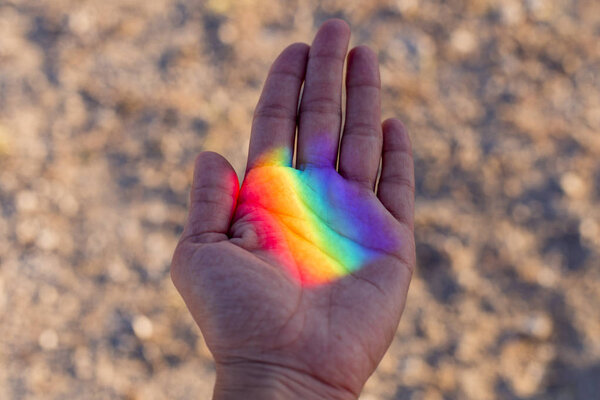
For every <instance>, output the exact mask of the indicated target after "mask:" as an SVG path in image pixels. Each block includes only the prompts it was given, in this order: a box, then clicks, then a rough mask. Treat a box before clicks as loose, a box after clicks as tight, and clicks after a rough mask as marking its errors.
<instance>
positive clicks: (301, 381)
mask: <svg viewBox="0 0 600 400" xmlns="http://www.w3.org/2000/svg"><path fill="white" fill-rule="evenodd" d="M216 370H217V379H216V382H215V389H214V395H213V400H230V399H278V400H279V399H331V400H338V399H339V400H346V399H356V398H357V397H358V393H356V394H355V393H352V392H351V391H350V390H349V389H346V388H342V387H335V386H333V385H330V384H329V383H327V382H325V381H323V380H321V379H319V378H317V377H315V376H312V375H310V374H308V373H305V372H302V371H298V370H294V369H291V368H287V367H283V366H278V365H272V364H268V363H265V362H240V363H235V364H228V365H226V366H224V365H218V364H217V367H216Z"/></svg>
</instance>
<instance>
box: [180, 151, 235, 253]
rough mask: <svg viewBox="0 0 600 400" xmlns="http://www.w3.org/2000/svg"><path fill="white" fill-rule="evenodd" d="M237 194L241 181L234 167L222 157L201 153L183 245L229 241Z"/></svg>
mask: <svg viewBox="0 0 600 400" xmlns="http://www.w3.org/2000/svg"><path fill="white" fill-rule="evenodd" d="M238 191H239V182H238V178H237V175H236V173H235V171H234V169H233V167H232V166H231V164H229V162H228V161H227V160H226V159H225V158H223V156H221V155H220V154H217V153H213V152H209V151H205V152H202V153H200V154H199V155H198V157H197V158H196V163H195V167H194V180H193V182H192V190H191V193H190V200H191V202H190V213H189V215H188V220H187V223H186V225H185V228H184V230H183V235H182V237H181V242H184V241H191V242H194V243H211V242H219V241H222V240H227V238H228V236H227V231H228V230H229V225H230V223H231V218H232V216H233V212H234V210H235V205H236V201H237V195H238Z"/></svg>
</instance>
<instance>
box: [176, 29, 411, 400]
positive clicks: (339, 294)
mask: <svg viewBox="0 0 600 400" xmlns="http://www.w3.org/2000/svg"><path fill="white" fill-rule="evenodd" d="M349 36H350V30H349V27H348V25H347V24H346V23H345V22H343V21H341V20H329V21H327V22H326V23H324V24H323V26H322V27H321V28H320V29H319V31H318V33H317V35H316V37H315V39H314V41H313V44H312V46H311V47H310V48H309V46H308V45H306V44H303V43H296V44H292V45H291V46H289V47H287V48H286V49H285V50H284V51H283V52H282V53H281V55H280V56H279V57H278V58H277V60H276V61H275V62H274V63H273V65H272V67H271V70H270V72H269V75H268V77H267V80H266V82H265V85H264V89H263V93H262V95H261V97H260V100H259V102H258V105H257V107H256V111H255V114H254V120H253V124H252V136H251V140H250V150H249V154H248V166H247V170H246V176H245V179H244V182H243V185H242V187H241V189H240V190H239V192H238V187H239V184H238V180H237V176H236V174H235V171H234V170H233V168H232V167H231V165H230V164H229V163H228V162H227V161H226V160H225V159H224V158H223V157H221V156H220V155H218V154H215V153H210V152H204V153H202V154H200V155H199V156H198V158H197V161H196V166H195V173H194V181H193V187H192V192H191V209H190V214H189V218H188V221H187V224H186V226H185V229H184V232H183V234H182V237H181V240H180V242H179V244H178V246H177V249H176V251H175V254H174V256H173V263H172V267H171V276H172V279H173V282H174V283H175V285H176V287H177V289H178V290H179V292H180V293H181V295H182V296H183V298H184V300H185V302H186V304H187V306H188V308H189V310H190V312H191V313H192V316H193V317H194V319H195V321H196V322H197V324H198V326H199V327H200V329H201V330H202V333H203V335H204V338H205V340H206V343H207V345H208V347H209V349H210V351H211V352H212V354H213V356H214V359H215V363H216V371H217V381H216V384H215V394H214V396H215V398H244V399H247V398H303V399H309V398H319V399H326V398H332V399H333V398H336V399H337V398H356V397H358V395H359V393H360V391H361V389H362V387H363V385H364V383H365V382H366V380H367V378H368V377H369V375H370V374H371V373H372V372H373V371H374V370H375V368H376V366H377V364H378V363H379V361H380V360H381V358H382V357H383V354H384V353H385V351H386V350H387V348H388V347H389V345H390V343H391V341H392V339H393V337H394V334H395V332H396V329H397V325H398V322H399V319H400V315H401V313H402V310H403V308H404V303H405V299H406V293H407V290H408V286H409V282H410V279H411V275H412V271H413V268H414V264H415V254H414V235H413V202H414V201H413V198H414V189H413V187H414V183H413V182H414V178H413V162H412V156H411V147H410V141H409V138H408V135H407V134H406V132H405V130H404V128H403V126H402V124H401V123H400V122H399V121H398V120H395V119H389V120H386V121H385V122H384V123H383V124H381V116H380V78H379V70H378V68H379V67H378V63H377V58H376V56H375V54H374V53H373V52H372V51H371V50H370V49H369V48H367V47H363V46H359V47H356V48H354V49H353V50H352V51H351V52H350V53H349V55H348V66H347V78H346V88H347V102H346V119H345V126H344V131H343V136H342V141H341V145H340V151H339V167H338V170H337V171H336V163H337V162H338V160H337V158H338V142H339V137H338V135H339V132H340V127H341V89H342V88H341V85H342V71H343V65H344V60H345V58H346V51H347V46H348V41H349ZM303 81H305V83H304V85H305V86H304V92H303V95H302V100H301V103H300V109H299V115H298V118H297V111H296V110H297V104H298V98H299V94H300V88H301V85H302V82H303ZM297 121H298V136H297V151H296V168H294V167H293V164H292V154H293V150H294V139H295V131H296V122H297ZM380 159H382V170H381V176H380V178H379V182H378V188H377V193H375V189H374V188H375V182H376V179H377V171H378V167H379V161H380Z"/></svg>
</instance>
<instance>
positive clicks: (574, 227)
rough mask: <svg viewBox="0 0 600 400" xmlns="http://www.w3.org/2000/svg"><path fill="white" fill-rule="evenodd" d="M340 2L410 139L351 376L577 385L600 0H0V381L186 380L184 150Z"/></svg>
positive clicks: (596, 350)
mask: <svg viewBox="0 0 600 400" xmlns="http://www.w3.org/2000/svg"><path fill="white" fill-rule="evenodd" d="M331 16H334V17H342V18H344V19H346V20H347V21H348V22H349V23H350V25H351V26H352V29H353V34H354V36H353V42H352V43H353V44H354V45H356V44H367V45H370V46H372V47H373V48H374V49H375V50H376V52H377V53H378V55H379V59H380V61H381V76H382V81H383V86H384V95H383V110H384V117H389V116H398V117H400V118H402V119H403V120H404V121H405V122H406V125H407V126H408V127H409V129H410V131H411V136H412V138H413V142H414V148H415V159H416V167H417V169H416V171H417V172H416V175H417V217H416V229H417V243H418V248H417V251H418V261H419V266H418V271H417V273H416V276H415V279H414V281H413V284H412V287H411V291H410V294H409V300H408V306H407V309H406V312H405V314H404V318H403V320H402V322H401V324H400V328H399V330H398V334H397V340H396V341H395V342H394V344H393V345H392V347H391V349H390V351H389V353H388V354H387V355H386V357H385V358H384V360H383V362H382V363H381V365H380V367H379V369H378V370H377V372H376V373H375V375H374V376H373V377H372V378H371V379H370V381H369V382H368V384H367V386H366V388H365V391H364V395H363V398H364V399H423V400H440V399H477V400H486V399H496V398H498V399H523V400H525V399H527V400H534V399H592V398H597V396H598V393H600V383H599V382H600V312H599V310H600V268H599V264H600V261H599V260H600V258H599V255H600V207H598V206H597V204H598V200H599V198H600V162H599V157H600V73H599V71H600V3H599V2H597V1H595V0H564V1H544V0H528V1H525V2H520V1H515V0H503V1H491V0H450V1H445V2H438V1H433V0H397V1H384V0H374V1H369V2H366V1H334V0H331V1H323V2H320V3H318V2H316V1H299V0H297V1H289V2H270V1H269V2H266V1H264V2H261V1H254V0H243V1H228V0H210V1H183V0H151V1H144V0H104V1H101V2H100V1H82V0H46V1H34V0H31V1H27V0H22V1H15V0H0V201H1V209H0V399H37V398H44V399H67V398H69V399H71V398H75V399H104V398H107V399H108V398H111V399H114V398H117V399H196V398H207V397H208V396H210V393H211V391H212V382H213V378H214V370H213V367H212V362H211V359H210V354H209V353H208V351H207V350H206V347H205V345H204V343H203V341H202V338H201V336H200V333H199V331H198V329H197V328H196V326H195V325H194V323H193V321H192V320H191V317H190V316H189V315H188V312H187V310H186V309H185V307H184V304H183V302H182V301H181V300H180V298H179V296H178V295H177V293H176V292H175V290H174V288H173V286H172V284H171V282H170V279H169V275H168V267H169V262H170V257H171V253H172V251H173V249H174V246H175V243H176V240H177V237H178V234H179V233H180V231H181V229H182V222H183V221H184V218H185V215H186V206H187V190H188V185H189V181H190V177H191V168H192V163H193V159H194V156H195V155H196V153H198V152H199V151H201V150H203V149H210V150H216V151H220V152H222V153H223V154H225V155H226V156H227V157H228V158H229V159H230V160H232V162H233V165H234V166H235V167H236V168H237V170H238V171H241V170H242V169H243V167H244V163H245V152H246V149H247V144H248V134H249V127H250V120H251V115H252V111H253V107H254V105H255V103H256V101H257V99H258V95H259V91H260V89H261V85H262V82H263V80H264V78H265V76H266V72H267V69H268V66H269V65H270V62H271V61H272V60H273V59H274V58H275V56H276V55H277V53H278V52H279V51H280V50H281V49H283V47H284V46H285V45H287V44H288V43H291V42H292V41H310V40H312V36H313V34H314V32H315V30H316V28H317V27H318V25H319V24H320V23H321V22H323V21H324V20H325V19H326V18H328V17H331Z"/></svg>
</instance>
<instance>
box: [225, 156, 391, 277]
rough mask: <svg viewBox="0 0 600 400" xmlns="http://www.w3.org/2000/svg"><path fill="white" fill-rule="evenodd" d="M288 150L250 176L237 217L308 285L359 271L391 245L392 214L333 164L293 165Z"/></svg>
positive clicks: (262, 246)
mask: <svg viewBox="0 0 600 400" xmlns="http://www.w3.org/2000/svg"><path fill="white" fill-rule="evenodd" d="M290 159H291V157H290V156H289V151H288V150H286V149H278V150H275V151H272V152H271V153H270V154H268V155H267V156H265V157H263V158H262V159H261V161H260V162H259V163H257V164H256V166H255V167H254V168H252V169H251V170H250V171H249V172H248V173H247V175H246V177H245V179H244V182H243V185H242V187H241V189H240V193H239V197H238V205H237V210H236V216H235V220H236V221H239V220H242V219H243V220H244V221H245V222H249V223H250V224H252V226H253V229H254V231H255V232H256V235H257V237H258V242H259V246H260V250H263V251H265V252H266V253H267V254H268V255H269V256H270V257H273V258H275V260H277V262H278V263H279V264H281V265H283V266H284V267H285V268H286V269H287V270H288V272H289V273H290V274H292V276H294V277H296V278H297V279H298V280H299V281H300V282H301V283H302V284H304V285H314V284H320V283H325V282H329V281H331V280H333V279H336V278H339V277H342V276H344V275H346V274H348V273H351V272H354V271H357V270H358V269H360V268H361V267H362V266H364V265H366V264H367V263H369V262H370V261H372V260H373V259H375V258H376V257H378V256H381V255H382V254H383V253H384V252H386V251H388V250H390V249H391V247H392V245H393V243H392V240H391V239H390V238H389V237H388V235H386V232H387V231H388V230H387V229H386V228H387V227H388V226H389V218H387V216H386V215H385V213H382V207H381V205H380V204H378V202H377V201H376V198H375V196H374V195H373V194H372V193H365V191H364V190H361V188H359V187H358V186H356V185H354V184H352V183H350V182H347V181H346V180H345V179H344V178H343V177H341V176H340V175H339V174H338V172H337V171H336V170H335V169H334V168H332V167H326V168H317V167H313V166H308V167H306V168H304V169H302V170H299V169H295V168H292V167H291V166H289V161H288V160H290Z"/></svg>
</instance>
